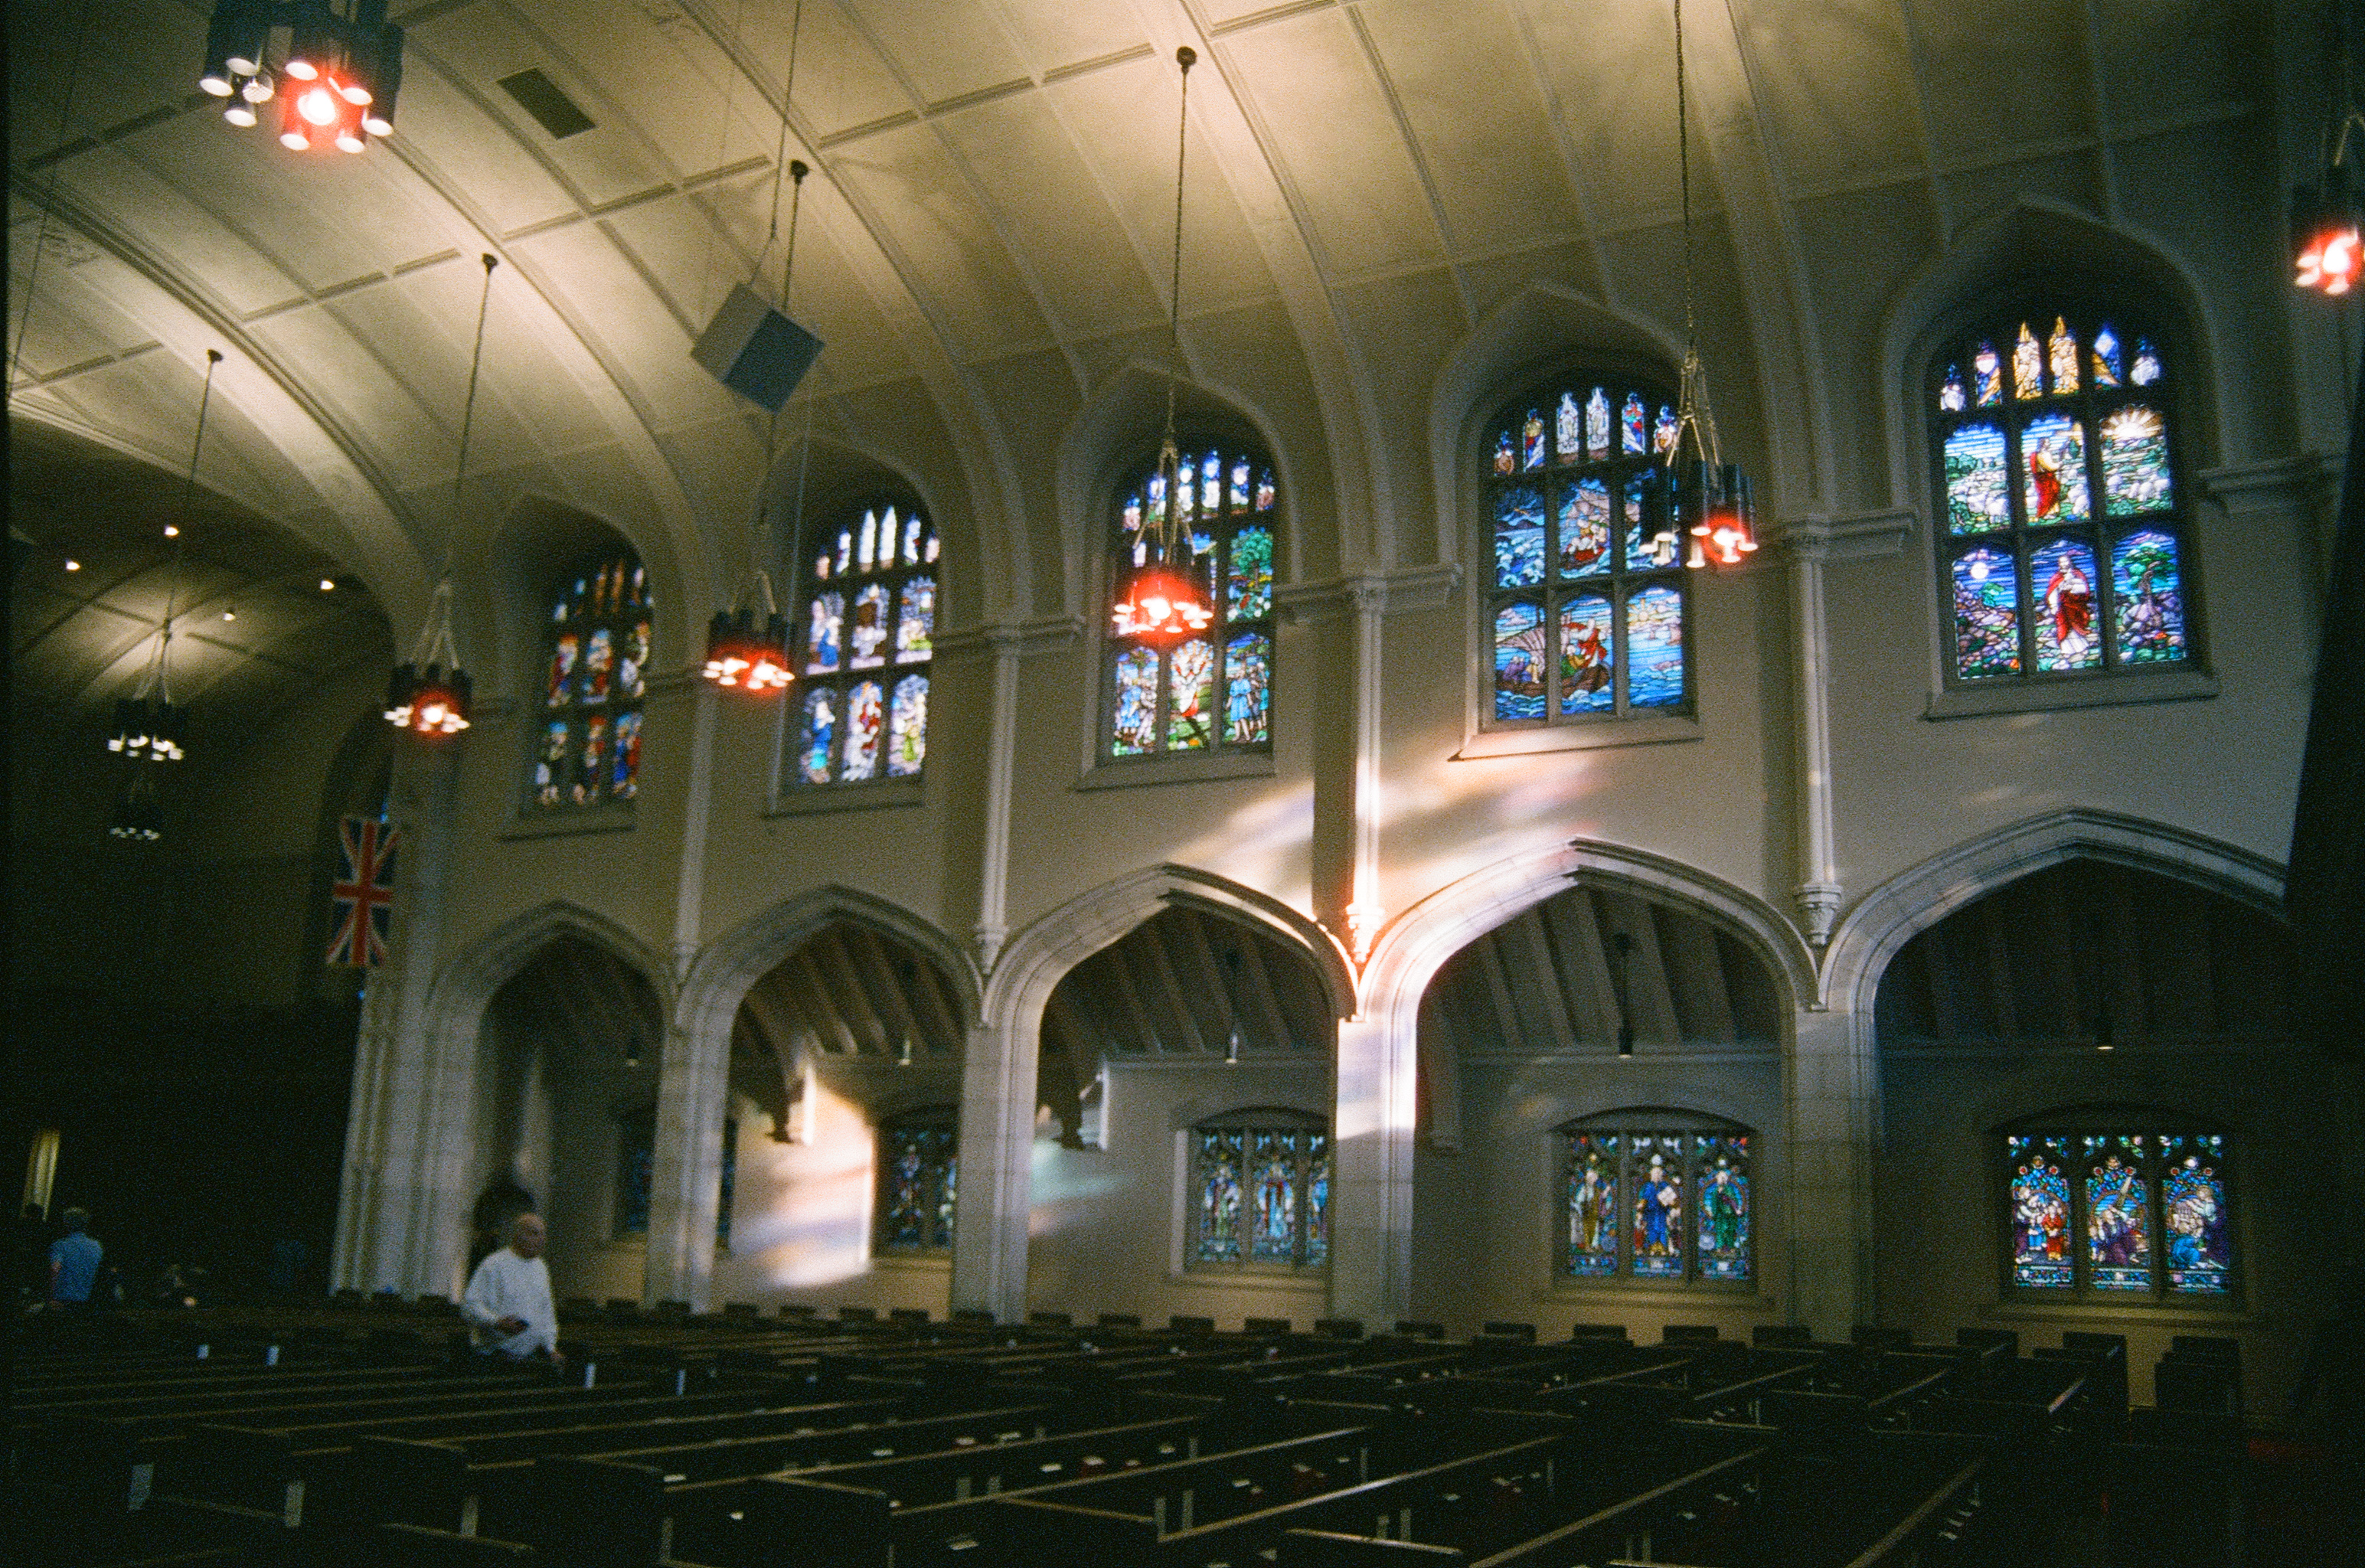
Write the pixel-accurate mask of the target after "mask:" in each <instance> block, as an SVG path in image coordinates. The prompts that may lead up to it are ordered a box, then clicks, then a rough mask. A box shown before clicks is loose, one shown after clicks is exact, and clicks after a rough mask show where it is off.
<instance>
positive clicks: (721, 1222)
mask: <svg viewBox="0 0 2365 1568" xmlns="http://www.w3.org/2000/svg"><path fill="white" fill-rule="evenodd" d="M738 1165H739V1124H738V1123H737V1122H735V1121H732V1120H729V1119H727V1118H726V1119H725V1120H724V1122H723V1180H722V1185H721V1190H720V1192H719V1193H717V1198H718V1200H719V1201H718V1202H717V1204H716V1206H715V1210H714V1245H716V1246H717V1247H728V1246H730V1245H731V1189H732V1186H733V1184H734V1182H735V1180H736V1178H737V1175H738ZM656 1168H657V1114H656V1110H655V1109H654V1108H644V1109H641V1110H637V1111H627V1112H624V1113H623V1114H621V1115H619V1116H618V1117H617V1118H616V1235H617V1236H618V1237H619V1238H625V1237H633V1236H646V1235H647V1234H648V1233H649V1193H650V1191H651V1189H652V1188H654V1187H655V1185H656Z"/></svg>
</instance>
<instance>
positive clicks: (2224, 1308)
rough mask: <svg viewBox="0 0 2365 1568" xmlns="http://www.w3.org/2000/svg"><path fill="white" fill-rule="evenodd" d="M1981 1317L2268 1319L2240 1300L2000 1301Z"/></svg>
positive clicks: (1981, 1311) (2186, 1322) (2122, 1320)
mask: <svg viewBox="0 0 2365 1568" xmlns="http://www.w3.org/2000/svg"><path fill="white" fill-rule="evenodd" d="M1979 1316H1981V1317H1997V1318H2002V1319H2005V1320H2007V1321H2016V1322H2023V1323H2095V1322H2103V1321H2108V1322H2113V1323H2160V1324H2169V1323H2181V1324H2184V1325H2186V1326H2187V1327H2190V1326H2191V1325H2192V1324H2195V1323H2245V1324H2255V1323H2261V1322H2264V1321H2266V1320H2265V1319H2264V1318H2261V1317H2260V1316H2259V1315H2258V1314H2257V1313H2256V1312H2253V1311H2252V1310H2250V1309H2249V1308H2248V1307H2247V1306H2244V1305H2242V1304H2240V1303H2239V1302H2233V1301H2228V1302H2225V1303H2223V1304H2203V1303H2201V1302H2194V1303H2193V1304H2192V1305H2189V1306H2162V1305H2158V1303H2156V1302H2146V1303H2145V1304H2144V1305H2141V1306H2135V1305H2126V1306H2120V1305H2116V1304H2114V1303H2110V1302H2100V1301H2044V1302H2039V1301H2000V1302H1992V1303H1990V1304H1989V1305H1984V1306H1982V1307H1980V1308H1979Z"/></svg>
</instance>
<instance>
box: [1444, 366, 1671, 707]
mask: <svg viewBox="0 0 2365 1568" xmlns="http://www.w3.org/2000/svg"><path fill="white" fill-rule="evenodd" d="M1654 410H1655V411H1654ZM1675 441H1676V415H1675V408H1674V398H1673V397H1672V396H1671V395H1670V394H1668V393H1667V392H1666V391H1665V390H1664V388H1659V387H1653V386H1645V385H1643V384H1642V383H1639V382H1635V381H1631V380H1618V381H1608V380H1600V381H1596V380H1592V379H1590V378H1586V379H1564V380H1560V381H1555V382H1552V383H1550V384H1548V385H1547V386H1543V387H1541V388H1539V389H1538V390H1537V391H1536V392H1535V393H1534V394H1533V395H1532V396H1530V397H1527V398H1520V399H1519V401H1517V402H1515V403H1513V404H1512V405H1511V406H1510V407H1509V408H1508V409H1505V410H1504V411H1503V413H1502V415H1501V417H1500V418H1498V419H1497V420H1496V422H1495V424H1494V426H1493V428H1492V430H1491V432H1490V434H1489V436H1488V438H1487V447H1486V453H1487V459H1486V476H1485V487H1484V489H1485V509H1486V527H1487V529H1488V531H1489V533H1490V535H1491V538H1492V541H1493V544H1494V552H1493V555H1494V565H1493V568H1492V571H1493V575H1492V577H1489V578H1488V584H1489V588H1488V592H1487V594H1486V597H1485V618H1486V619H1485V629H1484V635H1485V639H1486V642H1487V644H1488V647H1489V649H1490V650H1491V651H1490V655H1489V658H1488V661H1487V662H1488V663H1489V664H1490V665H1491V666H1493V668H1494V672H1495V675H1494V694H1493V696H1492V697H1491V698H1489V699H1488V700H1487V703H1486V705H1485V710H1484V712H1485V724H1486V726H1487V727H1489V728H1495V729H1515V728H1521V727H1530V726H1534V727H1541V726H1546V725H1551V724H1562V723H1585V722H1595V721H1598V720H1605V719H1615V718H1620V717H1625V716H1630V715H1632V716H1640V715H1643V714H1654V713H1686V712H1689V711H1690V710H1691V705H1692V677H1691V666H1690V658H1689V655H1688V654H1687V651H1686V650H1687V645H1688V639H1687V636H1686V635H1685V622H1686V612H1687V605H1688V602H1689V601H1688V599H1687V592H1686V588H1685V584H1684V573H1683V556H1682V554H1681V552H1680V551H1679V550H1678V548H1677V547H1676V543H1674V542H1673V541H1672V540H1669V541H1662V540H1660V539H1658V538H1655V537H1654V536H1653V530H1652V529H1651V528H1650V527H1649V526H1648V525H1647V524H1646V523H1645V521H1644V516H1643V514H1644V507H1643V496H1644V490H1645V487H1647V486H1648V485H1649V484H1650V483H1651V482H1652V481H1653V479H1655V478H1656V477H1657V476H1658V474H1659V465H1660V463H1661V461H1662V459H1663V458H1664V454H1666V453H1667V452H1669V451H1670V450H1671V449H1672V448H1673V447H1674V445H1675Z"/></svg>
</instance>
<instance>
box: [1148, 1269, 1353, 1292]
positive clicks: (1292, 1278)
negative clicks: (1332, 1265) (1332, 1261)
mask: <svg viewBox="0 0 2365 1568" xmlns="http://www.w3.org/2000/svg"><path fill="white" fill-rule="evenodd" d="M1166 1282H1167V1283H1168V1284H1170V1285H1192V1286H1197V1287H1199V1288H1201V1289H1205V1290H1219V1291H1292V1292H1295V1293H1297V1294H1306V1293H1308V1292H1311V1293H1312V1294H1317V1295H1326V1296H1327V1295H1328V1294H1329V1290H1330V1271H1329V1270H1328V1268H1327V1267H1325V1268H1321V1269H1308V1270H1307V1271H1306V1272H1304V1273H1302V1274H1261V1273H1252V1272H1250V1271H1248V1270H1246V1269H1242V1270H1239V1271H1237V1272H1234V1271H1226V1270H1222V1269H1208V1270H1191V1269H1186V1270H1184V1271H1182V1272H1180V1273H1177V1272H1174V1271H1171V1270H1170V1271H1168V1272H1167V1275H1166Z"/></svg>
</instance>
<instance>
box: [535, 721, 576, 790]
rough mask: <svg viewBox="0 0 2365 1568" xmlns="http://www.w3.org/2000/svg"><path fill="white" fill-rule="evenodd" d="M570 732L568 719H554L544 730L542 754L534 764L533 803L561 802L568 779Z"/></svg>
mask: <svg viewBox="0 0 2365 1568" xmlns="http://www.w3.org/2000/svg"><path fill="white" fill-rule="evenodd" d="M567 749H568V733H567V728H566V720H564V719H554V720H552V721H551V722H550V727H549V728H548V729H547V730H545V731H544V732H543V736H542V755H541V756H538V757H536V758H535V759H534V764H533V803H534V804H535V805H537V806H555V805H557V804H558V802H559V797H560V793H561V791H562V790H564V788H565V786H566V753H567Z"/></svg>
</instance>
